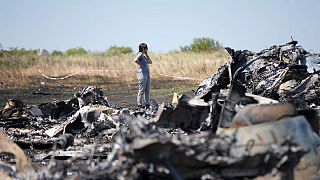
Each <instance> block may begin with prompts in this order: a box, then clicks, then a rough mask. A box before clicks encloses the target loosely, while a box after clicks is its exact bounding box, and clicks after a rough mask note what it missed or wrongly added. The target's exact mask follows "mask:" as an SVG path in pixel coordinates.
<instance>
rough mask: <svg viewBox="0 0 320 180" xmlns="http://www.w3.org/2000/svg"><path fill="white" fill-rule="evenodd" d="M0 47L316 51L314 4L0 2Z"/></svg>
mask: <svg viewBox="0 0 320 180" xmlns="http://www.w3.org/2000/svg"><path fill="white" fill-rule="evenodd" d="M0 18H1V21H0V43H1V44H2V46H3V47H4V48H9V47H18V48H26V49H37V48H44V49H47V50H49V51H52V50H61V51H65V50H67V49H69V48H74V47H83V48H85V49H87V50H90V51H104V50H106V49H108V48H109V47H110V46H113V45H118V46H129V47H132V48H133V50H134V51H137V46H138V44H139V43H140V42H146V43H148V45H149V49H150V50H151V51H153V52H157V53H162V52H168V51H170V50H178V49H179V47H180V46H184V45H188V44H190V43H191V42H192V40H193V39H194V38H201V37H210V38H213V39H215V40H218V41H220V42H221V43H222V44H223V45H224V46H229V47H232V48H234V49H249V50H253V51H260V50H262V49H264V48H267V47H269V46H272V45H274V44H282V43H286V42H288V41H290V39H291V38H290V37H291V36H293V38H294V39H295V40H298V41H299V43H300V45H302V46H303V47H304V48H305V49H307V50H311V51H313V52H320V1H319V0H300V1H299V0H234V1H231V0H0Z"/></svg>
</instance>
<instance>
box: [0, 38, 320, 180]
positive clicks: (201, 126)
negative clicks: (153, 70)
mask: <svg viewBox="0 0 320 180" xmlns="http://www.w3.org/2000/svg"><path fill="white" fill-rule="evenodd" d="M297 43H298V42H297V41H292V42H289V43H287V44H285V45H276V46H272V47H270V48H268V49H265V50H262V51H261V52H259V53H254V52H251V51H247V50H245V51H235V50H233V49H231V48H226V50H227V51H228V53H229V54H230V56H231V58H232V60H231V61H230V62H229V63H228V64H225V65H224V66H222V67H220V69H219V71H218V72H217V73H216V74H214V75H212V76H211V77H209V78H207V79H205V80H204V81H203V82H202V83H201V84H200V85H199V87H198V88H197V90H196V92H195V95H194V97H191V98H190V97H187V96H185V95H182V94H174V96H173V101H172V103H171V104H166V105H165V104H164V103H162V104H160V105H159V106H158V105H157V104H156V103H154V104H153V106H152V108H151V110H142V109H139V110H133V109H128V108H117V107H110V104H109V102H108V101H107V99H106V98H105V97H104V96H103V92H102V91H101V89H99V88H97V87H92V86H89V87H86V88H84V89H83V90H82V91H81V92H77V93H75V96H74V97H72V98H71V99H69V100H66V101H60V102H49V103H43V104H40V105H37V106H26V105H24V103H23V102H22V101H20V100H14V99H10V100H8V102H7V104H6V106H5V107H4V108H3V109H1V111H0V126H1V127H2V131H3V132H2V133H0V151H1V156H0V158H1V159H0V160H1V161H0V164H1V165H0V176H1V177H4V178H7V179H73V178H77V179H78V178H80V179H320V171H319V169H320V154H319V153H320V138H319V107H320V99H319V94H320V88H319V86H320V83H319V82H320V81H319V70H320V65H319V63H320V55H319V54H311V53H309V52H307V51H306V50H304V49H303V48H302V47H300V46H298V45H297Z"/></svg>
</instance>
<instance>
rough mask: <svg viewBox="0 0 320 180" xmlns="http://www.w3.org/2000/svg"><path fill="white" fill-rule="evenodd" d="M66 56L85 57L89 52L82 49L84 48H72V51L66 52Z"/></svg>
mask: <svg viewBox="0 0 320 180" xmlns="http://www.w3.org/2000/svg"><path fill="white" fill-rule="evenodd" d="M65 54H66V55H68V56H74V55H84V54H88V52H87V51H86V50H85V49H84V48H82V47H77V48H71V49H68V50H67V51H66V52H65Z"/></svg>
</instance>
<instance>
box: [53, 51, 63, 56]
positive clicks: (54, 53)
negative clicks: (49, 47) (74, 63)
mask: <svg viewBox="0 0 320 180" xmlns="http://www.w3.org/2000/svg"><path fill="white" fill-rule="evenodd" d="M51 55H52V56H62V55H63V53H62V52H61V51H58V50H53V51H52V53H51Z"/></svg>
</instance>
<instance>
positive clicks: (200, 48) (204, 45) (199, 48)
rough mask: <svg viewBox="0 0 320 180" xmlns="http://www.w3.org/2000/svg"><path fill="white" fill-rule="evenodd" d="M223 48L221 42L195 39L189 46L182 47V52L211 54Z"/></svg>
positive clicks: (209, 39) (205, 38)
mask: <svg viewBox="0 0 320 180" xmlns="http://www.w3.org/2000/svg"><path fill="white" fill-rule="evenodd" d="M221 48H222V45H221V43H220V42H219V41H216V40H214V39H212V38H207V37H203V38H195V39H194V40H193V41H192V43H191V44H190V45H189V46H183V47H180V50H181V51H191V52H196V53H199V52H210V51H216V50H219V49H221Z"/></svg>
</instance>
